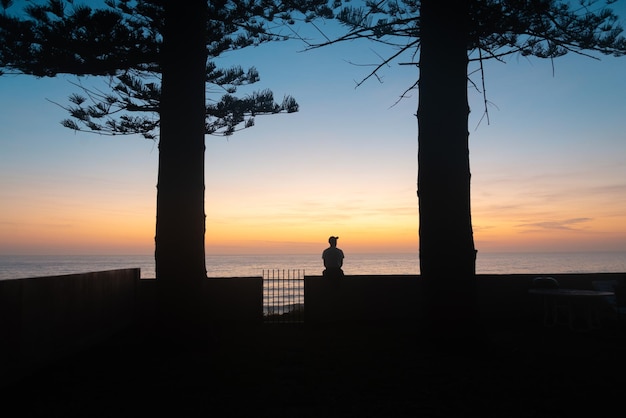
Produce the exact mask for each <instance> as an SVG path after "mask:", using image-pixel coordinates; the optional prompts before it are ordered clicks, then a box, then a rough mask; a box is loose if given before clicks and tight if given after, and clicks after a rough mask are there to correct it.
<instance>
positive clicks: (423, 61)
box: [309, 0, 626, 332]
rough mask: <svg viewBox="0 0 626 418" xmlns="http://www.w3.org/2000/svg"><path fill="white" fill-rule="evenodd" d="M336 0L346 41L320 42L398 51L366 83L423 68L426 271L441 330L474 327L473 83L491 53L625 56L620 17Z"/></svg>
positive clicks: (590, 6)
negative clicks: (397, 70) (395, 68)
mask: <svg viewBox="0 0 626 418" xmlns="http://www.w3.org/2000/svg"><path fill="white" fill-rule="evenodd" d="M333 3H334V6H335V9H334V10H335V14H334V16H335V18H336V19H338V20H339V21H340V22H341V23H342V24H344V25H345V26H346V27H347V28H348V30H347V31H346V32H345V33H344V34H342V35H340V36H338V37H336V38H328V37H326V40H325V41H323V42H319V43H309V47H310V48H318V47H322V46H327V45H330V44H334V43H337V42H344V41H350V40H355V39H368V40H370V41H372V42H374V43H377V44H379V45H381V46H383V47H384V48H383V50H385V51H390V52H388V53H387V55H381V56H380V58H381V59H380V62H379V63H378V64H376V65H374V66H373V69H372V70H371V72H369V73H368V74H367V76H365V77H364V78H363V79H362V80H361V83H362V82H365V81H366V80H368V79H370V78H372V77H374V78H376V77H378V75H379V72H380V70H381V69H382V68H384V67H388V66H389V64H391V63H392V62H396V63H400V64H411V65H416V66H417V68H418V69H419V78H418V80H416V82H415V83H414V84H413V85H410V86H407V90H406V91H405V93H406V92H408V91H409V90H411V89H414V88H417V89H418V109H417V120H418V182H417V183H418V190H417V194H418V199H419V241H420V270H421V276H422V278H423V279H424V283H425V290H426V291H427V295H428V296H427V298H426V300H427V301H428V303H429V304H430V306H429V308H428V312H429V314H431V315H432V319H433V321H431V323H432V324H433V326H434V327H435V329H437V330H443V332H448V331H446V329H449V327H452V326H457V328H459V327H465V325H464V324H463V322H464V321H462V319H463V318H471V315H470V313H471V312H472V309H473V307H474V304H473V295H474V290H475V288H474V286H475V284H474V282H475V271H476V267H475V266H476V249H475V245H474V239H473V230H472V221H471V209H470V176H471V175H470V166H469V146H468V136H469V134H468V115H469V104H468V83H469V84H470V85H471V86H473V87H475V88H476V89H478V90H479V91H482V92H483V94H484V88H483V87H484V84H483V83H482V82H481V79H480V77H483V74H484V73H483V72H482V64H483V61H484V60H487V59H495V60H500V61H504V60H506V58H507V57H508V56H511V55H518V56H519V55H521V56H526V57H537V58H545V59H555V58H557V57H561V56H563V55H565V54H568V53H574V54H580V55H584V56H588V57H596V54H608V55H615V56H621V55H624V54H625V53H626V40H625V39H624V37H623V36H622V35H621V34H622V27H621V26H620V24H619V22H618V16H617V15H616V14H615V13H614V12H613V11H612V10H611V9H609V8H606V7H603V6H602V5H601V4H600V3H599V2H598V1H596V0H580V1H578V2H569V1H556V0H462V1H455V2H443V1H438V0H421V1H420V0H380V1H367V2H364V3H363V4H361V5H359V6H354V5H353V3H352V2H349V1H345V2H333ZM338 3H343V4H338ZM605 3H608V4H610V3H614V1H611V0H608V1H606V2H605ZM470 63H475V64H476V66H477V67H478V71H477V74H478V76H479V80H478V81H477V82H475V81H474V80H473V79H472V77H471V75H472V71H470V67H469V65H470ZM403 96H404V95H403ZM485 103H487V101H486V98H485ZM485 112H487V108H486V107H485ZM439 321H444V322H445V323H443V324H441V323H439ZM454 324H456V325H454ZM441 325H443V326H441ZM467 329H470V327H467Z"/></svg>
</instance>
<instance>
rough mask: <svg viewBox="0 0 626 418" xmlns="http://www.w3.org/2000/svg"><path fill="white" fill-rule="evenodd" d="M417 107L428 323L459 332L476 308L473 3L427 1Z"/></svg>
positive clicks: (422, 265) (422, 256)
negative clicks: (470, 94)
mask: <svg viewBox="0 0 626 418" xmlns="http://www.w3.org/2000/svg"><path fill="white" fill-rule="evenodd" d="M420 16H421V37H420V39H421V45H420V80H419V106H418V113H417V117H418V126H419V128H418V197H419V221H420V222H419V236H420V270H421V276H422V279H423V282H424V285H425V292H426V304H427V306H426V307H427V312H426V313H427V315H428V321H429V324H430V325H431V326H432V327H433V329H434V331H436V332H443V333H446V334H447V335H450V334H456V333H457V332H458V331H461V330H462V329H464V328H465V326H466V325H467V324H462V323H463V322H465V321H464V319H468V318H469V315H470V314H471V312H473V302H474V282H475V260H476V251H475V249H474V239H473V234H472V222H471V213H470V171H469V148H468V131H467V125H468V115H469V107H468V100H467V99H468V98H467V68H468V57H467V45H468V41H467V37H468V30H467V28H468V21H467V20H468V17H469V13H468V9H467V1H459V2H454V4H453V5H451V3H449V2H443V1H440V0H423V1H422V6H421V12H420Z"/></svg>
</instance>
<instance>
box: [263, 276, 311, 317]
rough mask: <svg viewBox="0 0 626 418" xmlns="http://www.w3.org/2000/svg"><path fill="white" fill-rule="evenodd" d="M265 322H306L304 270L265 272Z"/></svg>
mask: <svg viewBox="0 0 626 418" xmlns="http://www.w3.org/2000/svg"><path fill="white" fill-rule="evenodd" d="M263 322H265V323H268V324H293V323H302V322H304V270H263Z"/></svg>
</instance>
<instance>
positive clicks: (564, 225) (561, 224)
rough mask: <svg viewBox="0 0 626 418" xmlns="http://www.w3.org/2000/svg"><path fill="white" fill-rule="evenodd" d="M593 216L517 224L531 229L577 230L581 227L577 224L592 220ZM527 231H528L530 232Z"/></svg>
mask: <svg viewBox="0 0 626 418" xmlns="http://www.w3.org/2000/svg"><path fill="white" fill-rule="evenodd" d="M592 220H593V218H572V219H565V220H561V221H544V222H529V223H523V224H519V225H517V227H519V228H526V229H528V230H529V231H531V230H535V231H536V230H559V231H576V230H580V228H576V226H578V225H580V224H583V223H586V222H590V221H592ZM529 231H527V232H529Z"/></svg>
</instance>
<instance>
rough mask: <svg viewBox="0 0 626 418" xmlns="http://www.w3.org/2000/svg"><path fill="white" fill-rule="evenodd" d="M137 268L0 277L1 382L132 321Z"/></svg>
mask: <svg viewBox="0 0 626 418" xmlns="http://www.w3.org/2000/svg"><path fill="white" fill-rule="evenodd" d="M139 272H140V271H139V269H124V270H111V271H102V272H94V273H85V274H72V275H64V276H54V277H39V278H31V279H16V280H2V281H0V387H1V386H4V384H6V383H7V382H9V381H11V379H13V378H15V377H16V376H20V375H25V374H28V373H29V372H30V371H31V370H34V369H36V368H38V367H40V366H42V365H44V364H46V363H47V362H49V361H51V360H54V359H56V358H58V357H59V356H60V355H66V354H68V353H72V352H75V351H77V350H82V349H84V348H86V347H89V346H90V345H92V344H95V343H98V342H101V341H103V340H104V339H106V338H108V337H110V336H111V335H112V334H114V333H115V332H118V331H119V330H121V329H123V328H124V327H126V326H128V325H130V324H131V323H132V321H133V320H134V316H135V306H136V305H135V299H136V284H137V281H138V279H139Z"/></svg>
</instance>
